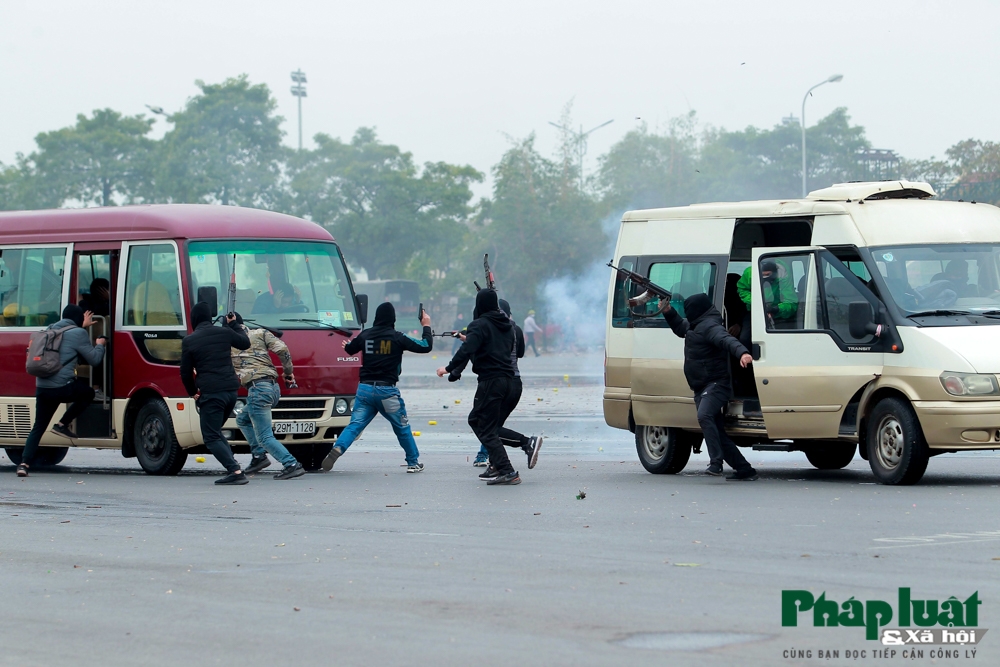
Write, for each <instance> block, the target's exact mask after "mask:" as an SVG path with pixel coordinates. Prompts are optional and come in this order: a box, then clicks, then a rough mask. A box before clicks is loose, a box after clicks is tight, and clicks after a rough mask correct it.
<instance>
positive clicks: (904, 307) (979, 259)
mask: <svg viewBox="0 0 1000 667" xmlns="http://www.w3.org/2000/svg"><path fill="white" fill-rule="evenodd" d="M872 259H873V260H874V262H875V265H876V266H877V267H878V270H879V273H881V274H882V278H883V279H884V280H885V284H886V287H888V289H889V295H890V296H891V297H892V300H893V301H894V302H895V305H896V307H897V308H899V310H900V311H901V312H902V314H903V315H904V316H906V317H914V318H915V317H936V316H937V317H940V316H954V315H962V314H969V315H985V316H987V317H994V316H997V315H1000V310H998V309H1000V244H996V245H992V244H964V243H953V244H943V245H923V246H918V245H912V246H896V247H881V248H872Z"/></svg>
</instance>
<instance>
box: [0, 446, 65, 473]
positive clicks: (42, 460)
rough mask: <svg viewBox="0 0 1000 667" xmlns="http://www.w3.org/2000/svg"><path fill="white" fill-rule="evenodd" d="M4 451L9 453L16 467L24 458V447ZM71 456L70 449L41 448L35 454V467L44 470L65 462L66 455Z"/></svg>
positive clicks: (8, 456)
mask: <svg viewBox="0 0 1000 667" xmlns="http://www.w3.org/2000/svg"><path fill="white" fill-rule="evenodd" d="M4 451H5V452H6V453H7V458H8V459H10V462H11V463H13V464H14V465H18V464H19V463H21V460H22V458H23V456H24V447H5V448H4ZM67 454H69V447H39V448H38V452H37V453H36V454H35V466H37V467H40V468H44V467H46V466H55V465H59V464H60V463H62V462H63V459H65V458H66V455H67Z"/></svg>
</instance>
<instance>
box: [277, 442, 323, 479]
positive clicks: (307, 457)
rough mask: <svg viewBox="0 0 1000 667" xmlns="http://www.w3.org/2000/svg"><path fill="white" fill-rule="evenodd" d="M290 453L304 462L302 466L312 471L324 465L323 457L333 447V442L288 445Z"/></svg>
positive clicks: (300, 461)
mask: <svg viewBox="0 0 1000 667" xmlns="http://www.w3.org/2000/svg"><path fill="white" fill-rule="evenodd" d="M286 447H287V448H288V453H289V454H291V455H292V456H294V457H295V458H296V460H298V462H299V463H301V464H302V467H303V468H305V469H306V470H309V471H310V472H311V471H313V470H319V469H320V467H321V466H322V465H323V459H325V458H326V455H327V454H329V453H330V450H331V449H333V443H332V442H317V443H315V444H310V443H305V444H301V445H286Z"/></svg>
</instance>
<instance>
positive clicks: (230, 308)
mask: <svg viewBox="0 0 1000 667" xmlns="http://www.w3.org/2000/svg"><path fill="white" fill-rule="evenodd" d="M235 312H236V253H235V252H234V253H233V272H232V273H230V274H229V295H228V296H227V297H226V317H232V316H233V313H235Z"/></svg>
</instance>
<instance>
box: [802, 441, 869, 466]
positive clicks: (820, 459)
mask: <svg viewBox="0 0 1000 667" xmlns="http://www.w3.org/2000/svg"><path fill="white" fill-rule="evenodd" d="M856 451H858V446H857V445H854V444H851V445H826V446H820V447H817V448H815V449H807V450H806V452H805V454H806V458H807V459H809V463H811V464H813V467H814V468H816V469H817V470H840V469H841V468H844V467H846V466H847V464H849V463H850V462H851V461H853V460H854V453H855V452H856Z"/></svg>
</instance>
